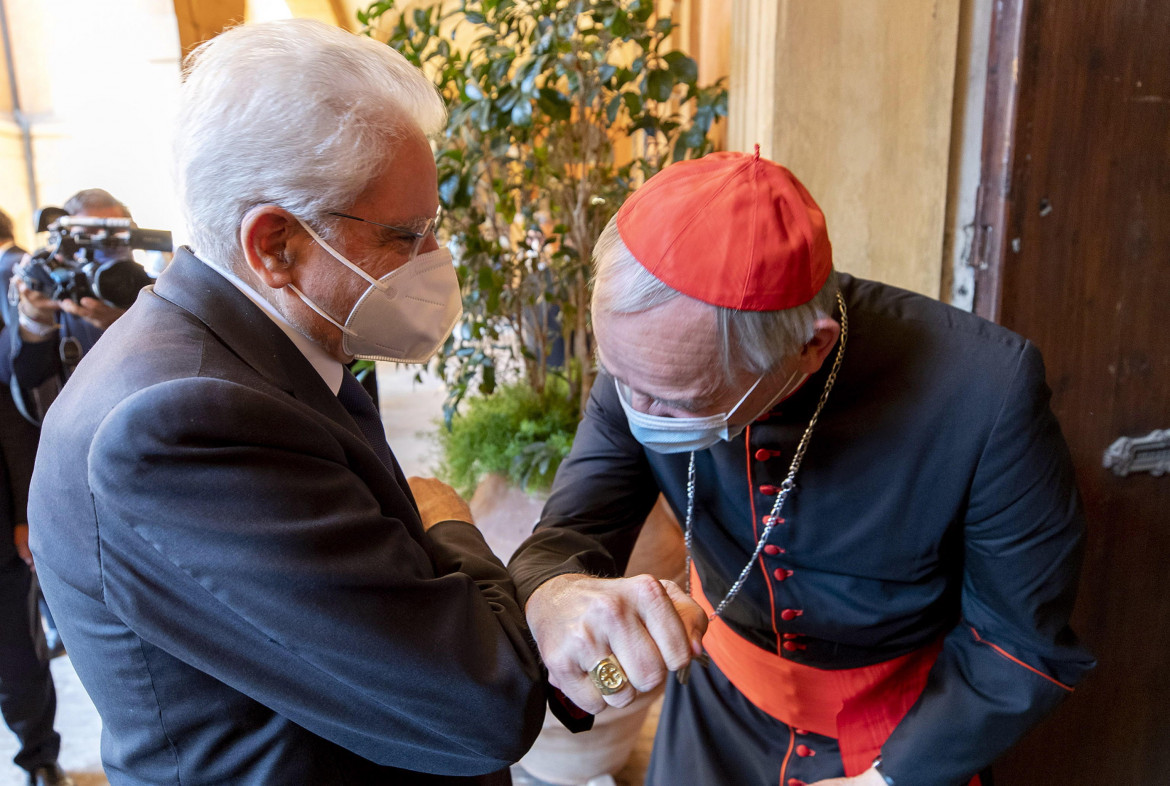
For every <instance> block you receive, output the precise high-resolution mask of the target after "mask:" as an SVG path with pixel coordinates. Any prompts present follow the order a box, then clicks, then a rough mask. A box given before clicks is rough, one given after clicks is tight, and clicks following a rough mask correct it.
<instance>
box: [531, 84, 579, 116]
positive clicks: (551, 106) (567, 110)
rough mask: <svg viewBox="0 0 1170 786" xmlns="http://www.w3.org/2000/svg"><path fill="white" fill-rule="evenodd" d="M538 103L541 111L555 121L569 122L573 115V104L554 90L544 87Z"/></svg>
mask: <svg viewBox="0 0 1170 786" xmlns="http://www.w3.org/2000/svg"><path fill="white" fill-rule="evenodd" d="M538 103H539V105H540V109H541V111H543V112H544V113H545V114H546V115H548V116H549V117H551V118H552V119H554V120H568V119H569V118H570V117H572V115H573V105H572V103H570V101H569V99H568V98H566V97H565V96H564V95H563V94H562V93H561V92H560V91H558V90H556V89H554V88H551V87H542V88H541V89H540V98H539V99H538Z"/></svg>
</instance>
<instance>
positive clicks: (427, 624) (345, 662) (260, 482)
mask: <svg viewBox="0 0 1170 786" xmlns="http://www.w3.org/2000/svg"><path fill="white" fill-rule="evenodd" d="M323 421H324V419H322V418H314V417H309V416H307V415H306V411H305V408H304V406H303V405H301V404H299V403H298V402H296V401H294V400H292V399H290V398H282V397H274V396H270V395H267V394H264V393H261V392H258V391H256V390H254V389H251V388H248V387H244V386H241V385H236V384H233V383H229V382H224V381H222V380H215V379H206V378H201V379H183V380H177V381H172V382H166V383H162V384H160V385H156V386H153V387H151V388H147V389H145V390H143V391H140V392H139V393H136V394H135V395H133V396H131V397H130V398H128V399H126V400H125V401H123V402H122V403H121V404H119V405H118V406H117V407H115V408H114V409H113V410H112V411H111V412H110V414H109V415H108V416H107V417H106V419H105V421H104V422H103V423H102V425H101V427H100V428H99V429H98V430H97V432H96V434H95V437H94V439H93V442H92V445H91V448H90V457H89V474H90V477H89V481H90V488H91V490H92V494H93V505H94V512H95V514H96V519H97V525H98V531H99V536H100V540H99V545H100V548H101V563H102V578H103V592H104V601H105V603H106V604H107V606H108V607H109V608H110V609H111V610H112V611H113V612H114V613H116V614H118V616H119V617H120V618H121V619H123V620H124V621H125V623H126V624H127V625H128V626H129V627H130V628H131V629H132V630H133V631H134V632H135V633H136V634H137V635H138V636H140V637H142V638H143V639H144V640H146V641H148V642H150V643H152V644H154V645H156V646H157V647H159V648H161V649H162V650H164V651H166V652H168V653H169V654H170V655H172V656H174V657H175V658H178V659H180V660H183V661H184V662H187V663H189V664H190V665H192V666H193V667H194V668H197V669H199V670H201V671H203V672H205V673H207V674H209V675H211V676H213V677H214V678H216V679H218V680H220V681H222V682H224V683H225V684H227V685H230V686H232V687H233V688H235V689H237V690H239V691H240V692H242V693H244V694H246V695H248V696H250V697H252V698H253V699H255V700H256V701H258V702H260V703H262V704H264V705H265V706H267V707H270V708H271V709H273V710H274V711H275V712H277V713H279V714H281V715H283V716H284V717H286V718H288V719H290V720H292V721H293V722H295V723H297V724H300V725H301V726H303V727H304V728H306V729H308V730H309V731H311V732H312V733H314V734H317V735H319V736H321V737H323V738H325V739H328V740H331V741H333V742H335V743H337V744H338V745H341V746H343V747H345V748H347V749H349V750H351V751H353V752H354V753H356V754H358V755H360V756H363V757H365V758H367V759H369V760H371V761H373V762H376V763H378V764H383V765H391V766H396V767H404V768H408V769H412V770H419V771H426V772H432V773H436V774H440V775H478V774H483V773H488V772H495V771H498V770H500V769H502V768H504V767H506V766H507V765H508V764H510V763H511V762H513V761H516V760H517V759H519V758H520V757H521V756H522V755H523V754H524V753H525V751H527V749H528V747H529V746H530V745H531V744H532V741H533V740H534V739H535V737H536V735H537V733H538V732H539V729H540V724H541V720H542V718H543V714H544V710H543V702H544V677H543V672H542V669H541V667H540V664H539V660H538V657H537V655H536V652H535V649H534V647H533V646H532V644H531V639H530V635H529V633H528V631H527V628H526V626H525V624H524V620H523V615H522V613H521V609H520V607H519V605H518V604H517V603H516V600H515V594H514V587H513V584H512V581H511V579H510V577H509V576H508V573H507V571H506V570H505V569H504V567H503V565H502V564H501V563H500V562H499V560H497V559H496V558H495V557H494V556H493V555H492V554H491V551H490V550H489V549H488V547H487V545H486V544H485V543H484V541H483V538H482V536H481V535H480V533H479V532H478V531H477V530H476V529H474V528H473V527H471V526H469V525H467V524H465V523H461V522H444V523H440V524H437V525H436V526H435V527H433V528H432V529H431V530H430V531H429V532H427V533H424V532H423V530H422V526H421V523H420V522H419V520H418V517H417V513H416V512H415V510H414V508H413V506H412V505H411V504H410V502H409V499H410V498H409V496H408V495H407V493H406V492H405V490H400V491H401V493H397V492H395V491H394V490H395V489H397V488H398V487H397V484H395V483H394V482H393V480H392V479H391V478H390V476H388V475H386V476H385V479H384V481H383V479H382V476H381V475H379V477H378V478H377V481H378V483H380V484H383V486H384V488H383V486H379V487H378V488H379V489H380V491H379V493H377V494H375V492H374V490H373V489H372V488H371V485H370V481H369V480H368V479H367V478H368V473H367V475H365V476H363V475H359V474H358V473H357V472H355V469H354V463H353V461H354V456H353V455H352V454H351V453H350V452H349V450H348V449H347V447H346V445H347V443H346V442H345V441H344V440H339V438H338V435H337V433H336V431H335V430H330V429H329V428H328V427H327V425H326V424H325V423H324V422H323ZM355 439H356V436H355ZM355 444H356V443H355ZM366 452H367V453H368V451H366ZM369 461H374V459H373V457H372V454H371V455H370V456H369Z"/></svg>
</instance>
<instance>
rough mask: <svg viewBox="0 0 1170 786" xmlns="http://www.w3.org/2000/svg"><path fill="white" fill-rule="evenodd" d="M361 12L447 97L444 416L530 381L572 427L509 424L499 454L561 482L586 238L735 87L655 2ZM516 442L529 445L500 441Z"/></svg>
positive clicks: (392, 6) (704, 131)
mask: <svg viewBox="0 0 1170 786" xmlns="http://www.w3.org/2000/svg"><path fill="white" fill-rule="evenodd" d="M358 19H359V21H360V22H361V23H362V24H363V25H365V29H366V32H367V33H368V34H370V35H373V36H376V37H378V38H380V39H383V40H385V41H386V42H387V43H388V44H389V45H390V46H393V47H394V48H395V49H397V50H398V51H400V52H401V53H402V54H403V55H404V56H405V57H406V58H407V59H408V60H410V61H411V62H413V63H414V64H415V65H418V66H419V67H420V68H422V69H423V70H424V71H425V72H426V73H427V74H428V75H430V76H431V77H432V78H433V79H434V82H435V85H436V87H437V88H438V90H439V92H440V93H441V94H442V95H443V96H444V98H445V99H446V100H447V104H448V110H449V114H450V118H449V122H448V125H447V130H446V133H445V135H444V136H443V138H441V139H440V140H438V141H437V143H436V150H435V159H436V165H437V167H438V173H439V200H440V202H441V204H442V206H443V209H444V213H445V217H444V221H443V226H442V230H441V232H443V233H444V234H445V235H446V236H447V237H449V239H450V241H451V245H452V247H453V249H454V251H455V256H456V265H457V267H458V273H459V279H460V281H461V282H462V287H463V312H464V315H463V319H462V321H461V323H460V324H459V325H458V326H457V327H456V329H455V332H454V333H453V335H452V336H451V338H450V340H449V341H448V342H447V343H446V345H445V346H444V347H443V349H442V350H441V351H440V353H439V356H438V358H437V360H436V368H437V371H438V373H439V374H440V375H441V376H442V377H443V380H444V382H445V383H446V386H447V389H448V398H447V400H446V402H445V404H444V418H445V421H446V424H447V426H448V428H456V427H457V423H458V420H459V417H464V418H467V417H471V416H472V414H473V408H476V410H477V411H478V408H481V407H482V408H485V409H487V410H493V406H494V405H492V404H490V403H489V402H488V401H486V400H482V401H481V396H482V397H488V398H494V397H495V396H498V395H500V393H501V390H500V389H497V382H498V381H500V382H502V381H505V380H508V381H511V380H519V385H520V386H521V387H527V388H528V389H530V390H531V391H532V392H533V395H534V396H535V398H526V399H525V401H528V402H532V401H539V402H540V405H541V406H543V407H546V408H550V410H552V411H555V412H556V413H560V412H562V411H566V408H567V411H570V412H572V413H573V417H572V418H571V419H568V420H562V419H560V418H559V414H558V417H557V418H554V420H555V422H557V423H561V424H562V425H563V428H564V433H563V434H560V435H557V436H555V437H553V436H549V437H547V438H546V437H540V438H539V439H534V440H530V439H529V436H530V435H529V434H528V433H527V431H526V429H528V426H526V425H521V426H520V427H519V429H518V430H517V428H516V426H515V424H513V425H508V426H503V425H500V426H499V428H500V429H501V431H500V433H499V434H497V435H495V436H494V438H495V439H498V442H493V443H491V444H494V445H497V447H496V448H492V449H493V450H497V449H498V450H499V451H500V452H501V455H506V457H507V462H512V463H509V464H508V466H509V467H514V466H520V467H529V469H522V470H521V475H523V476H524V477H525V478H527V479H528V480H531V479H532V478H533V477H536V476H540V477H544V476H545V475H547V476H548V477H549V478H551V473H552V472H555V470H556V465H557V464H558V463H559V460H560V456H563V453H564V451H562V450H561V446H562V445H563V446H564V450H567V446H568V444H570V443H571V441H572V434H573V432H574V430H575V428H576V423H577V421H578V420H579V418H580V415H581V413H582V412H583V411H584V407H585V403H586V401H587V400H588V395H589V388H590V386H591V384H592V381H593V376H594V368H593V357H592V352H593V345H592V336H591V325H590V322H589V311H588V306H589V280H588V279H589V262H590V259H591V258H592V255H593V243H594V241H595V240H596V238H597V237H598V235H600V234H601V231H602V229H603V228H604V227H605V224H606V223H607V222H608V221H609V219H610V218H611V217H612V215H613V214H614V212H615V211H616V210H617V208H618V207H619V206H620V205H621V203H622V202H623V201H624V200H625V198H626V197H627V196H628V195H629V194H630V193H631V192H632V191H633V189H634V188H636V187H637V185H638V184H640V183H641V182H642V181H643V180H644V179H645V178H648V177H650V176H651V175H653V174H654V173H655V172H657V171H658V170H659V169H660V168H661V167H662V166H664V165H665V164H666V163H667V162H669V161H671V160H678V159H681V158H686V157H692V156H697V155H702V154H703V153H706V152H708V151H709V150H710V148H711V142H710V141H709V139H708V136H707V135H708V131H709V130H710V129H711V126H712V124H713V123H714V122H715V121H716V120H717V119H718V118H719V117H723V116H726V114H727V91H726V89H725V88H724V86H723V84H722V80H720V81H719V82H717V83H716V84H714V85H700V84H699V82H698V67H697V66H696V64H695V61H694V60H692V59H691V58H690V57H688V56H687V55H685V54H683V53H682V52H679V51H676V50H673V49H670V48H669V46H668V41H669V36H670V34H671V32H672V31H673V30H674V27H675V26H674V24H673V22H672V21H671V19H670V18H669V17H666V16H659V15H658V14H657V12H656V9H655V3H654V2H653V0H457V1H456V2H435V3H432V4H430V5H424V7H417V8H412V9H408V10H405V11H401V12H399V11H397V10H396V3H395V2H394V0H385V1H384V2H375V3H373V4H371V5H370V6H369V7H368V8H367V9H366V10H364V11H359V12H358ZM507 389H508V390H509V391H510V392H509V393H508V395H509V396H514V397H517V398H518V397H520V393H519V389H513V388H511V387H508V388H507ZM470 393H479V394H480V396H469V395H468V394H470ZM465 397H466V400H467V412H466V414H465V415H461V416H459V417H456V411H457V408H458V407H459V406H460V403H461V402H463V401H464V399H465ZM493 411H494V410H493ZM493 422H495V421H493ZM530 422H536V419H535V418H533V419H531V420H527V419H526V420H522V421H521V423H522V424H526V423H530ZM469 428H471V427H469ZM474 428H479V427H474ZM450 433H453V432H448V436H445V437H443V439H444V440H445V442H444V452H445V454H446V456H447V463H448V465H449V466H450V467H451V470H452V473H453V474H452V477H455V476H456V475H458V473H459V472H461V470H457V469H456V467H457V466H459V465H460V464H461V462H463V461H464V459H463V458H461V457H460V456H458V455H456V454H454V453H452V450H454V449H456V448H457V449H459V450H463V449H466V447H467V446H466V445H464V444H462V443H459V442H456V441H453V440H452V439H451V438H450V436H449V434H450ZM513 440H515V441H516V444H517V445H519V446H521V447H519V448H515V447H513V448H509V447H507V446H508V445H509V444H511V442H512V441H513ZM484 444H487V443H486V442H485V443H484ZM539 445H543V446H544V447H540V446H539ZM485 449H486V448H481V447H476V448H475V450H476V451H477V452H479V453H482V452H483V451H484V450H485ZM468 460H470V461H472V463H473V464H474V465H475V466H479V465H481V464H484V463H485V461H484V459H483V458H482V457H481V456H479V455H477V456H475V457H474V459H468ZM507 462H505V463H507ZM516 462H519V463H516ZM525 462H528V463H527V464H525ZM494 469H495V470H499V469H502V467H500V466H496V467H495V468H494ZM510 471H511V470H510ZM534 473H535V474H534ZM461 477H462V476H459V478H461ZM459 478H457V479H456V485H459V484H463V487H464V490H467V489H468V488H469V486H468V485H467V481H466V480H463V479H459ZM514 479H515V480H520V478H518V477H514Z"/></svg>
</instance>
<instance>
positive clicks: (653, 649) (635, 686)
mask: <svg viewBox="0 0 1170 786" xmlns="http://www.w3.org/2000/svg"><path fill="white" fill-rule="evenodd" d="M525 614H526V615H527V617H528V625H529V628H530V629H531V630H532V635H533V636H534V637H535V639H536V645H537V647H538V648H539V649H540V654H541V657H542V658H543V659H544V662H545V665H546V666H547V667H548V678H549V682H551V683H552V684H553V685H555V686H556V687H557V688H559V689H560V690H561V692H562V693H564V694H565V696H567V697H568V698H569V699H570V700H571V701H572V702H573V703H574V704H576V705H577V706H578V707H580V708H581V709H583V710H585V711H586V712H589V713H592V714H594V715H596V714H597V713H599V712H601V711H602V710H604V709H605V708H606V707H607V706H613V707H625V706H626V705H628V704H629V703H630V702H632V701H633V700H634V699H635V698H636V697H637V695H638V693H646V692H649V691H652V690H654V689H655V688H657V687H658V686H659V685H661V684H662V683H663V682H664V681H665V680H666V678H667V676H668V674H669V673H670V672H672V671H677V670H678V669H680V668H682V667H683V666H685V665H687V664H688V663H690V661H691V658H693V657H695V656H697V655H699V654H701V653H702V651H703V645H702V640H703V633H704V632H706V630H707V615H706V614H704V613H703V610H702V609H701V608H699V605H698V604H697V603H695V602H694V601H693V600H691V599H690V598H688V597H687V596H686V594H685V593H684V592H683V591H682V590H681V589H679V587H678V585H676V584H675V583H674V582H673V581H659V580H658V579H656V578H654V577H653V576H633V577H631V578H625V579H596V578H592V577H590V576H584V575H581V574H567V575H563V576H557V577H555V578H552V579H549V580H548V581H546V582H545V583H544V584H541V585H540V586H539V587H538V588H537V590H536V592H534V593H532V596H531V597H530V598H529V599H528V605H527V606H526V608H525ZM610 654H612V655H613V656H614V658H615V659H616V660H617V661H618V663H620V664H621V666H622V669H623V671H625V673H626V677H627V678H628V680H629V682H628V683H627V684H626V685H625V686H624V687H623V688H622V689H621V690H619V691H618V692H617V693H614V694H612V695H609V696H602V695H601V693H600V692H599V691H598V690H597V688H596V686H594V684H593V681H592V680H591V679H590V678H589V670H590V669H591V668H593V666H594V665H595V664H596V663H597V662H598V661H600V660H601V659H602V658H604V657H605V656H606V655H610Z"/></svg>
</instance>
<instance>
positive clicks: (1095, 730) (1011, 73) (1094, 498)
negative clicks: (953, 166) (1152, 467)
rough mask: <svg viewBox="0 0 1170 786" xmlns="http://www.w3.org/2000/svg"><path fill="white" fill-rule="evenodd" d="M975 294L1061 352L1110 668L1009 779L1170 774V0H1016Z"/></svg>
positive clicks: (1089, 577)
mask: <svg viewBox="0 0 1170 786" xmlns="http://www.w3.org/2000/svg"><path fill="white" fill-rule="evenodd" d="M991 50H992V55H991V60H990V68H989V78H988V103H987V115H986V117H987V121H986V132H987V133H986V135H985V142H984V167H983V173H984V176H983V182H982V189H981V207H980V209H979V218H978V219H977V221H978V223H979V224H980V225H981V227H980V228H981V230H982V241H983V242H982V244H981V247H980V250H981V252H982V257H981V258H979V259H977V260H976V265H977V270H978V273H977V281H976V287H977V288H976V310H977V311H979V312H980V313H981V314H983V315H984V316H987V317H989V318H991V319H993V320H996V321H998V322H1000V323H1002V324H1004V325H1006V326H1007V327H1009V328H1011V329H1013V330H1016V331H1018V332H1019V333H1022V334H1023V335H1025V336H1027V337H1029V338H1031V339H1032V340H1033V341H1034V342H1035V343H1036V344H1037V345H1038V346H1039V347H1040V349H1041V350H1042V351H1043V353H1044V357H1045V360H1046V363H1047V369H1048V380H1049V384H1050V385H1051V386H1052V388H1053V407H1054V409H1055V411H1056V414H1057V416H1058V417H1059V419H1060V422H1061V424H1062V427H1063V429H1064V432H1065V435H1066V437H1067V438H1068V442H1069V445H1070V447H1071V449H1072V454H1073V457H1074V460H1075V462H1076V466H1077V479H1078V483H1079V486H1080V490H1081V493H1082V495H1083V497H1084V502H1085V508H1086V513H1087V519H1088V526H1089V534H1088V540H1087V549H1086V555H1085V564H1084V573H1083V577H1082V580H1081V587H1080V594H1079V596H1078V602H1077V610H1076V614H1075V617H1074V628H1075V629H1076V630H1077V632H1078V633H1079V634H1080V635H1081V637H1082V638H1083V639H1084V640H1085V641H1086V643H1087V644H1088V645H1089V646H1090V648H1091V649H1092V650H1093V652H1094V653H1095V654H1096V656H1097V658H1098V660H1099V666H1098V667H1097V669H1096V671H1095V672H1094V673H1092V674H1091V675H1090V676H1089V678H1088V679H1087V681H1086V682H1085V683H1084V684H1083V685H1082V686H1081V687H1080V688H1078V689H1077V691H1076V693H1075V694H1074V695H1073V696H1072V697H1071V698H1070V699H1069V700H1068V701H1067V702H1066V703H1065V704H1064V705H1063V706H1062V707H1061V708H1060V709H1059V710H1058V711H1057V712H1056V713H1055V714H1054V716H1053V717H1051V718H1050V719H1048V720H1047V721H1045V722H1044V723H1043V724H1042V725H1041V726H1040V727H1039V728H1037V729H1036V730H1035V731H1034V732H1033V733H1032V734H1031V735H1030V736H1029V737H1027V738H1026V739H1025V740H1024V742H1023V743H1022V744H1021V745H1020V746H1018V747H1017V748H1016V749H1015V750H1014V751H1012V752H1010V753H1009V754H1008V755H1007V756H1005V757H1004V759H1003V760H1002V761H1001V762H1000V763H999V764H997V765H996V768H995V775H996V784H997V786H1036V785H1040V786H1044V785H1045V784H1061V785H1062V786H1063V785H1064V784H1070V785H1071V784H1097V783H1109V784H1118V785H1119V786H1154V785H1155V784H1166V783H1170V474H1166V475H1163V476H1161V477H1154V476H1152V475H1150V474H1147V473H1142V474H1137V475H1132V476H1129V477H1125V478H1121V477H1117V476H1115V475H1114V474H1112V473H1111V472H1109V471H1107V470H1106V469H1104V468H1103V467H1102V454H1103V453H1104V451H1105V449H1106V448H1107V447H1108V446H1109V445H1110V443H1112V442H1113V441H1114V439H1115V438H1117V437H1119V436H1130V437H1139V436H1144V435H1146V434H1148V433H1149V432H1151V431H1153V430H1155V429H1170V0H1107V1H1106V0H1099V1H1097V2H1069V0H1000V1H999V2H997V3H996V18H995V21H994V22H993V33H992V46H991Z"/></svg>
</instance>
